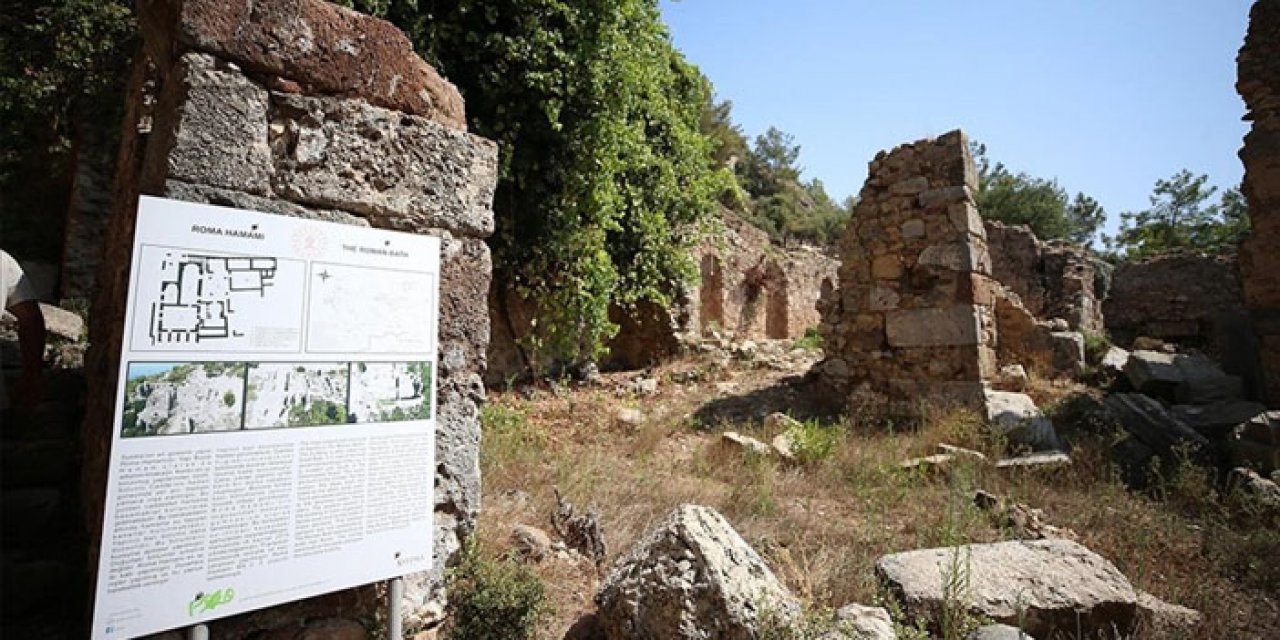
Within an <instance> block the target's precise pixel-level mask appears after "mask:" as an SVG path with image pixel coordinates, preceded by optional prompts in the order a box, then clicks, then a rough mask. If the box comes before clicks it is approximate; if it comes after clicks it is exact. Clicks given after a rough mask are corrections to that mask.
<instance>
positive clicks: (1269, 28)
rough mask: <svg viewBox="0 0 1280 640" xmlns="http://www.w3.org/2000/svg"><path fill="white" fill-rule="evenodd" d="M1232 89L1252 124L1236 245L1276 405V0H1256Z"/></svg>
mask: <svg viewBox="0 0 1280 640" xmlns="http://www.w3.org/2000/svg"><path fill="white" fill-rule="evenodd" d="M1236 62H1237V65H1238V67H1237V71H1238V74H1239V79H1238V81H1237V82H1236V90H1237V91H1239V92H1240V96H1241V97H1242V98H1244V102H1245V105H1246V107H1247V108H1248V113H1247V114H1246V115H1245V119H1246V120H1250V121H1252V122H1253V127H1252V128H1251V129H1250V131H1249V133H1248V134H1247V135H1246V136H1245V138H1244V148H1242V149H1240V160H1241V161H1242V162H1243V163H1244V169H1245V173H1244V184H1243V188H1242V191H1243V193H1244V197H1245V201H1246V203H1247V204H1248V207H1249V219H1250V221H1251V223H1252V225H1253V231H1252V233H1251V234H1250V236H1249V238H1248V239H1247V240H1246V241H1245V242H1244V245H1243V246H1242V247H1241V250H1240V273H1241V276H1242V278H1243V281H1244V296H1245V306H1246V307H1247V308H1248V309H1249V312H1250V315H1251V316H1252V318H1253V326H1254V332H1255V333H1256V334H1257V336H1258V339H1259V341H1260V342H1261V359H1262V368H1263V371H1264V373H1263V375H1264V381H1263V388H1264V393H1265V395H1266V398H1265V400H1266V402H1267V404H1268V406H1271V407H1278V406H1280V250H1278V249H1277V247H1280V0H1258V1H1257V2H1255V3H1254V5H1253V10H1252V11H1251V12H1250V14H1249V32H1248V34H1247V35H1246V36H1245V41H1244V46H1243V47H1242V48H1241V49H1240V55H1239V57H1238V58H1237V59H1236Z"/></svg>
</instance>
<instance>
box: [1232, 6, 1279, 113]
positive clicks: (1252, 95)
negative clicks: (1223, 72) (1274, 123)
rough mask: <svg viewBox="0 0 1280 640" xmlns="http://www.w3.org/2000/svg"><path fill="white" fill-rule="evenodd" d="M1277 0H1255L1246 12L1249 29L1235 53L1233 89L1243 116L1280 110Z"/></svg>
mask: <svg viewBox="0 0 1280 640" xmlns="http://www.w3.org/2000/svg"><path fill="white" fill-rule="evenodd" d="M1278 53H1280V0H1258V1H1257V2H1255V3H1254V5H1253V9H1252V10H1251V11H1250V12H1249V32H1248V34H1247V35H1246V36H1245V40H1244V46H1243V47H1241V48H1240V54H1239V56H1237V57H1236V65H1237V72H1238V80H1237V81H1236V91H1238V92H1239V93H1240V96H1241V97H1242V98H1244V102H1245V105H1246V106H1247V107H1248V109H1249V112H1248V113H1247V114H1246V115H1245V119H1246V120H1258V119H1262V118H1267V117H1271V116H1274V115H1277V114H1280V56H1278V55H1277V54H1278Z"/></svg>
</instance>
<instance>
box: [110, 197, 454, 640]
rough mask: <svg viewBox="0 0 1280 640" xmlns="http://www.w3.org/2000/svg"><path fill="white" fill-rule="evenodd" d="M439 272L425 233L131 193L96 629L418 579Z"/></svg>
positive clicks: (134, 628) (141, 631)
mask: <svg viewBox="0 0 1280 640" xmlns="http://www.w3.org/2000/svg"><path fill="white" fill-rule="evenodd" d="M439 281H440V239H439V238H435V237H429V236H420V235H410V234H404V233H398V232H392V231H385V230H379V229H370V228H366V227H352V226H347V225H339V224H335V223H330V222H322V221H316V220H307V219H300V218H291V217H285V216H278V215H270V214H265V213H259V212H253V211H245V210H240V209H230V208H224V207H215V206H209V205H199V204H192V203H186V202H178V201H173V200H165V199H161V198H152V197H145V196H144V197H143V198H141V200H140V203H139V207H138V221H137V227H136V231H135V237H134V246H133V260H132V268H131V271H130V280H129V282H130V285H129V292H128V296H129V297H128V303H127V309H126V316H125V340H124V343H123V345H122V352H121V354H120V355H121V359H120V362H121V365H120V379H119V383H118V390H117V395H116V410H115V413H114V416H115V429H114V430H113V440H112V448H111V457H110V461H109V477H108V483H107V496H106V508H105V514H104V520H103V535H102V545H101V553H100V560H99V564H98V569H97V571H98V581H97V587H96V590H95V603H94V613H93V631H92V634H91V635H92V637H93V638H95V639H99V638H101V639H111V640H116V639H122V638H135V637H139V636H143V635H147V634H151V633H156V632H159V631H164V630H167V629H175V628H182V627H190V626H192V625H196V624H200V623H202V622H207V621H209V620H213V619H216V618H221V617H225V616H229V615H234V614H237V613H243V612H246V611H252V610H255V609H260V608H263V607H268V606H272V605H276V604H281V603H284V602H289V601H293V600H299V599H302V598H307V597H311V596H315V595H320V594H323V593H328V592H332V591H338V590H341V589H346V588H350V587H354V586H359V585H363V584H368V583H371V582H376V581H379V580H386V579H389V578H393V577H397V576H401V575H405V574H409V573H415V572H421V571H426V570H428V569H430V568H431V558H432V539H433V530H432V506H433V505H434V497H433V494H432V492H433V484H434V469H435V460H434V457H435V441H434V438H435V413H434V412H435V406H436V401H435V382H436V375H435V372H436V370H437V367H436V360H435V358H436V353H437V351H438V346H437V345H438V342H437V340H438V338H437V334H436V326H437V323H438V314H439V291H438V287H439ZM182 436H185V437H182Z"/></svg>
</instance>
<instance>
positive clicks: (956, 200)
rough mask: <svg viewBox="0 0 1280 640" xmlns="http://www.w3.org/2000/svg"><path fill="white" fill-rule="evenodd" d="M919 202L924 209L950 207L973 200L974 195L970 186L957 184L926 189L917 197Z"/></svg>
mask: <svg viewBox="0 0 1280 640" xmlns="http://www.w3.org/2000/svg"><path fill="white" fill-rule="evenodd" d="M917 202H918V203H919V205H920V207H921V208H923V209H933V208H935V207H950V205H952V204H965V203H971V202H973V195H972V194H971V193H969V188H968V187H965V186H962V185H957V186H951V187H942V188H941V189H930V190H928V191H925V192H924V193H921V194H920V195H919V196H918V197H917Z"/></svg>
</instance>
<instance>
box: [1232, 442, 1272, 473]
mask: <svg viewBox="0 0 1280 640" xmlns="http://www.w3.org/2000/svg"><path fill="white" fill-rule="evenodd" d="M1227 453H1228V458H1229V459H1230V462H1231V464H1233V465H1236V466H1240V467H1252V468H1255V469H1258V470H1259V471H1261V472H1263V473H1267V474H1269V473H1271V472H1273V471H1275V470H1277V469H1280V445H1273V444H1267V443H1265V442H1256V441H1254V440H1249V439H1247V438H1241V437H1236V438H1233V439H1231V440H1228V441H1227Z"/></svg>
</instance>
